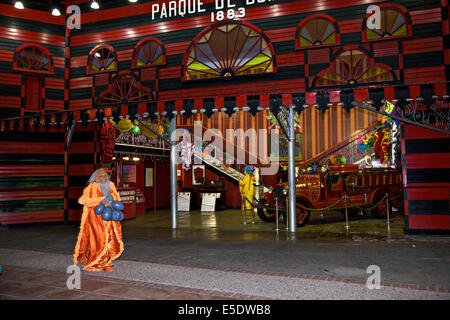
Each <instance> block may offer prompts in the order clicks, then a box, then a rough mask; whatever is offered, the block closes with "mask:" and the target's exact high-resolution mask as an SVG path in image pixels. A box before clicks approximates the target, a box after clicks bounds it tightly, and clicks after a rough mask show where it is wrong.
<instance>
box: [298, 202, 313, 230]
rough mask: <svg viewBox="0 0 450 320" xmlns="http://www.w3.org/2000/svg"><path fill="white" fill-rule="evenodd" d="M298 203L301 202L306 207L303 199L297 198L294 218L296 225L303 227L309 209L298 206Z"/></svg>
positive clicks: (307, 217) (308, 214) (306, 221)
mask: <svg viewBox="0 0 450 320" xmlns="http://www.w3.org/2000/svg"><path fill="white" fill-rule="evenodd" d="M299 204H301V205H302V206H304V207H306V204H305V203H304V202H303V201H299V200H297V204H296V212H295V215H296V219H297V227H303V226H304V225H305V224H307V223H308V221H309V217H310V211H309V210H306V209H303V208H301V207H299V206H298V205H299Z"/></svg>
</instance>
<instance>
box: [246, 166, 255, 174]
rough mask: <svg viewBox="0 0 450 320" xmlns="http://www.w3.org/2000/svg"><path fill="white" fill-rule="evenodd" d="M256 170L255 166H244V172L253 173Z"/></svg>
mask: <svg viewBox="0 0 450 320" xmlns="http://www.w3.org/2000/svg"><path fill="white" fill-rule="evenodd" d="M254 171H255V167H254V166H252V165H248V166H246V167H245V168H244V172H245V173H246V174H253V172H254Z"/></svg>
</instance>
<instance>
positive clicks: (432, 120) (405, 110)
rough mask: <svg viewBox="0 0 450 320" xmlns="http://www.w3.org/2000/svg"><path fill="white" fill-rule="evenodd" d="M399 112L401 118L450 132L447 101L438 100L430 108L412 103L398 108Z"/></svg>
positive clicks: (449, 111) (449, 114) (415, 102)
mask: <svg viewBox="0 0 450 320" xmlns="http://www.w3.org/2000/svg"><path fill="white" fill-rule="evenodd" d="M397 112H398V115H399V116H400V118H405V119H407V120H410V121H414V122H417V123H419V124H422V125H425V126H429V127H434V128H438V129H441V130H445V131H450V110H449V103H448V101H447V100H436V101H435V102H434V103H433V104H432V105H431V106H430V107H426V106H425V105H423V104H422V103H420V102H419V101H410V102H409V103H408V104H407V105H406V106H403V107H400V106H397Z"/></svg>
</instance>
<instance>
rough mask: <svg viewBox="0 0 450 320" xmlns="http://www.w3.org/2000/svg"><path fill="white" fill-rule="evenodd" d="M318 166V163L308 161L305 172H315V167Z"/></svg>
mask: <svg viewBox="0 0 450 320" xmlns="http://www.w3.org/2000/svg"><path fill="white" fill-rule="evenodd" d="M318 168H319V165H318V164H317V163H308V167H307V168H306V172H307V173H308V174H316V173H317V171H318V170H317V169H318Z"/></svg>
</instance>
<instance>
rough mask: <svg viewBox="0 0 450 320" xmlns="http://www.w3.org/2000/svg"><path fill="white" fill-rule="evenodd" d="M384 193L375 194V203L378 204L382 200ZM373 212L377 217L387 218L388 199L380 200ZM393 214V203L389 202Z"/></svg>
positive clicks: (390, 212)
mask: <svg viewBox="0 0 450 320" xmlns="http://www.w3.org/2000/svg"><path fill="white" fill-rule="evenodd" d="M383 196H384V194H383V193H379V194H377V195H375V197H374V199H373V204H376V203H378V202H380V200H381V198H383ZM372 212H373V213H374V215H375V217H376V218H378V219H385V218H387V212H386V199H383V201H381V202H380V204H378V205H377V206H376V207H375V208H374V209H373V210H372ZM391 214H392V205H391V203H390V202H389V215H391Z"/></svg>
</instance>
